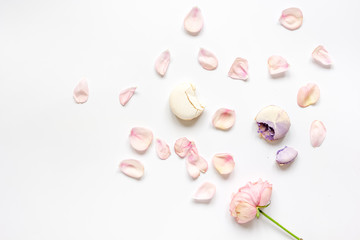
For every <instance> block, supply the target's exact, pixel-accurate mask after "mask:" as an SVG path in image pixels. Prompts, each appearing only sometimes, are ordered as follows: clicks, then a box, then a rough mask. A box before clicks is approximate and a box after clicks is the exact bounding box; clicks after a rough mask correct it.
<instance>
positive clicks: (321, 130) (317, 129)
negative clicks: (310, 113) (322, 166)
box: [310, 120, 326, 147]
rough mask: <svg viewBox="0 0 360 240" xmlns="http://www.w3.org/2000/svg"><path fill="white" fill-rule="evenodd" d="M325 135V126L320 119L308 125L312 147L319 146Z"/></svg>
mask: <svg viewBox="0 0 360 240" xmlns="http://www.w3.org/2000/svg"><path fill="white" fill-rule="evenodd" d="M325 137H326V128H325V126H324V124H323V123H322V122H321V121H318V120H315V121H313V122H312V124H311V127H310V141H311V145H312V146H313V147H320V145H321V144H322V143H323V141H324V140H325Z"/></svg>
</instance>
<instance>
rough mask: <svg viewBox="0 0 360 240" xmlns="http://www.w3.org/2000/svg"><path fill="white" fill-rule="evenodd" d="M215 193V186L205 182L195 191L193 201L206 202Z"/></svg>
mask: <svg viewBox="0 0 360 240" xmlns="http://www.w3.org/2000/svg"><path fill="white" fill-rule="evenodd" d="M215 192H216V186H215V185H214V184H212V183H209V182H205V183H203V184H202V185H201V186H200V187H199V188H198V189H197V190H196V192H195V194H194V195H193V199H194V200H195V201H198V202H208V201H210V200H211V199H212V198H213V197H214V195H215Z"/></svg>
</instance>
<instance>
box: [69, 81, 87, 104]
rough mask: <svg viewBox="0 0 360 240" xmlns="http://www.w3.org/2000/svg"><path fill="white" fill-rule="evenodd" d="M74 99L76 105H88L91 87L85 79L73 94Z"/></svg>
mask: <svg viewBox="0 0 360 240" xmlns="http://www.w3.org/2000/svg"><path fill="white" fill-rule="evenodd" d="M73 97H74V100H75V102H76V103H86V102H87V100H88V98H89V86H88V83H87V80H86V79H85V78H83V79H82V80H80V82H79V83H78V84H77V85H76V87H75V89H74V93H73Z"/></svg>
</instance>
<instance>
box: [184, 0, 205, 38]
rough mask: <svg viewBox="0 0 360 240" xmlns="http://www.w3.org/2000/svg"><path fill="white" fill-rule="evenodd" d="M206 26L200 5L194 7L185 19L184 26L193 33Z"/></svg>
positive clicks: (195, 33)
mask: <svg viewBox="0 0 360 240" xmlns="http://www.w3.org/2000/svg"><path fill="white" fill-rule="evenodd" d="M203 26H204V19H203V16H202V14H201V11H200V9H199V8H198V7H194V8H193V9H191V11H190V12H189V13H188V15H187V16H186V17H185V20H184V28H185V30H186V31H187V32H188V33H189V34H191V35H197V34H198V33H199V32H200V31H201V29H202V28H203Z"/></svg>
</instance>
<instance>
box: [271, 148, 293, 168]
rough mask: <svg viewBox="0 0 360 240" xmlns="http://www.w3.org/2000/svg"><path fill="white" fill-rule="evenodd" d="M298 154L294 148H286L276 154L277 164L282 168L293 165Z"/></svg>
mask: <svg viewBox="0 0 360 240" xmlns="http://www.w3.org/2000/svg"><path fill="white" fill-rule="evenodd" d="M297 155H298V152H297V151H296V150H295V149H294V148H292V147H287V146H285V147H284V148H282V149H280V150H279V151H277V153H276V162H277V163H278V164H279V165H280V166H282V165H285V164H289V163H292V162H293V161H294V160H295V158H296V157H297Z"/></svg>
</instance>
